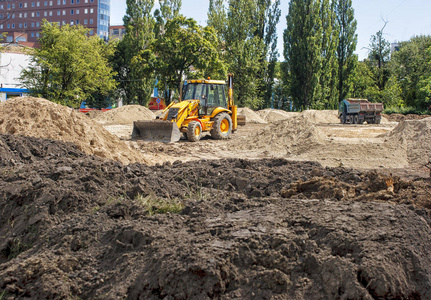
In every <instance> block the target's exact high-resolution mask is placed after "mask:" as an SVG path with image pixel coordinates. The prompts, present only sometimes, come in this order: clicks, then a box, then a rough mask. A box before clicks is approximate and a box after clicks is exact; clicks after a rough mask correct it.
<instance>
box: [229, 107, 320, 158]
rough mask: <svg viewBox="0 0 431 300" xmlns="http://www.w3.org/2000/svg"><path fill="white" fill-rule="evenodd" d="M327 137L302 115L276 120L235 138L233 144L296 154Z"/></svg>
mask: <svg viewBox="0 0 431 300" xmlns="http://www.w3.org/2000/svg"><path fill="white" fill-rule="evenodd" d="M325 137H326V136H325V134H323V133H322V132H320V131H319V129H318V128H317V127H316V126H315V124H313V123H311V122H310V121H308V119H307V118H306V117H305V116H303V115H300V116H298V117H292V118H289V119H286V120H282V121H278V122H274V123H272V124H270V125H268V126H266V127H265V128H263V129H261V130H260V131H258V132H255V133H252V134H250V135H249V136H246V137H243V138H238V139H235V140H233V141H232V144H233V146H234V147H235V148H236V149H238V150H251V151H253V150H255V151H268V152H277V153H281V154H292V155H294V154H298V153H303V152H304V151H307V150H308V149H310V148H312V147H314V146H316V145H317V144H320V143H322V142H323V141H324V139H325Z"/></svg>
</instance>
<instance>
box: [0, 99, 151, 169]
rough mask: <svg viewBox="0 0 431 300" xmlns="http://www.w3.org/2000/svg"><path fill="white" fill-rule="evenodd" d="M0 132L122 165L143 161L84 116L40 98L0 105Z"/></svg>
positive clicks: (137, 154) (6, 102) (9, 101)
mask: <svg viewBox="0 0 431 300" xmlns="http://www.w3.org/2000/svg"><path fill="white" fill-rule="evenodd" d="M0 133H3V134H15V135H21V136H31V137H38V138H43V139H50V140H59V141H63V142H71V143H74V144H75V145H76V146H77V147H78V148H79V149H80V150H81V151H83V152H84V153H86V154H91V155H96V156H99V157H101V158H106V159H114V160H118V161H120V162H122V163H125V164H127V163H131V162H136V161H140V162H145V160H144V159H143V158H142V156H141V155H140V154H139V153H138V152H136V151H134V150H132V149H130V148H129V147H128V146H127V145H126V144H125V143H124V142H122V141H120V140H119V139H118V137H116V136H114V135H112V134H111V133H109V132H108V131H107V130H105V129H104V128H103V127H102V125H100V124H98V123H97V122H95V121H93V120H91V119H90V118H88V117H87V116H86V115H84V114H82V113H80V112H78V111H76V110H74V109H71V108H69V107H66V106H62V105H59V104H55V103H53V102H51V101H48V100H46V99H42V98H34V97H22V98H16V99H12V100H8V101H5V102H2V103H1V104H0Z"/></svg>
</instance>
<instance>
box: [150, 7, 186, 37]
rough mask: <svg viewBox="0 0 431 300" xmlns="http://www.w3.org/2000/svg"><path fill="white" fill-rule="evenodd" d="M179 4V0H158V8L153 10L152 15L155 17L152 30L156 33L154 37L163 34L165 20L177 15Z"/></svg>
mask: <svg viewBox="0 0 431 300" xmlns="http://www.w3.org/2000/svg"><path fill="white" fill-rule="evenodd" d="M181 5H182V1H181V0H159V6H160V8H159V9H156V10H155V11H154V17H155V19H156V25H155V29H154V31H155V33H156V38H159V37H160V36H161V35H163V33H164V31H165V25H166V22H167V20H171V19H173V18H175V17H177V16H178V15H179V13H180V10H181Z"/></svg>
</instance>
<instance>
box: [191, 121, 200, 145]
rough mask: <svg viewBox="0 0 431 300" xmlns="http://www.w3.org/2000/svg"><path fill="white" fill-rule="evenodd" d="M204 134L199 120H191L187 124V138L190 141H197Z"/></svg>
mask: <svg viewBox="0 0 431 300" xmlns="http://www.w3.org/2000/svg"><path fill="white" fill-rule="evenodd" d="M201 136H202V126H201V123H199V122H198V121H191V122H190V123H189V125H188V126H187V139H188V140H189V141H190V142H197V141H199V140H200V139H201Z"/></svg>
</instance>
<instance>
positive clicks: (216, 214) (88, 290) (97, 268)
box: [0, 135, 431, 299]
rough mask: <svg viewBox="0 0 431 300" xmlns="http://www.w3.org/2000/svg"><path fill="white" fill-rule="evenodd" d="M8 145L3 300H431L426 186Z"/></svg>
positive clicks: (1, 249)
mask: <svg viewBox="0 0 431 300" xmlns="http://www.w3.org/2000/svg"><path fill="white" fill-rule="evenodd" d="M0 143H1V145H2V149H3V150H2V152H1V153H0V155H1V161H0V162H1V171H0V207H1V209H0V236H1V237H2V238H1V239H0V253H1V254H0V295H1V297H2V299H35V298H38V299H125V298H127V299H208V298H216V299H431V277H430V274H431V255H429V254H430V252H429V251H430V250H429V249H431V219H430V209H431V200H430V198H431V197H430V190H431V189H430V187H431V180H430V179H429V178H422V179H416V180H414V181H405V180H403V179H400V178H397V177H391V176H384V175H380V174H378V173H376V172H374V171H370V172H362V171H357V170H354V169H348V168H329V167H322V166H321V165H320V164H319V163H315V162H294V161H287V160H284V159H262V160H252V161H250V160H244V159H221V160H200V161H193V162H187V163H180V162H176V163H173V164H171V163H164V164H159V165H156V166H148V165H142V164H137V163H135V164H131V165H128V166H125V165H122V164H121V163H119V162H114V161H103V160H101V159H99V158H96V157H92V156H87V155H85V154H84V153H82V152H80V151H79V150H78V149H77V148H76V147H75V146H72V145H70V144H64V143H62V142H59V141H52V140H44V139H40V138H27V137H19V136H14V135H0ZM148 199H152V200H153V201H152V202H151V203H152V204H151V205H150V206H148V205H147V204H145V203H146V202H145V201H146V200H148ZM162 202H170V203H178V204H179V212H178V213H163V214H160V213H157V212H160V211H161V210H162V205H161V204H160V203H162Z"/></svg>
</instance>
